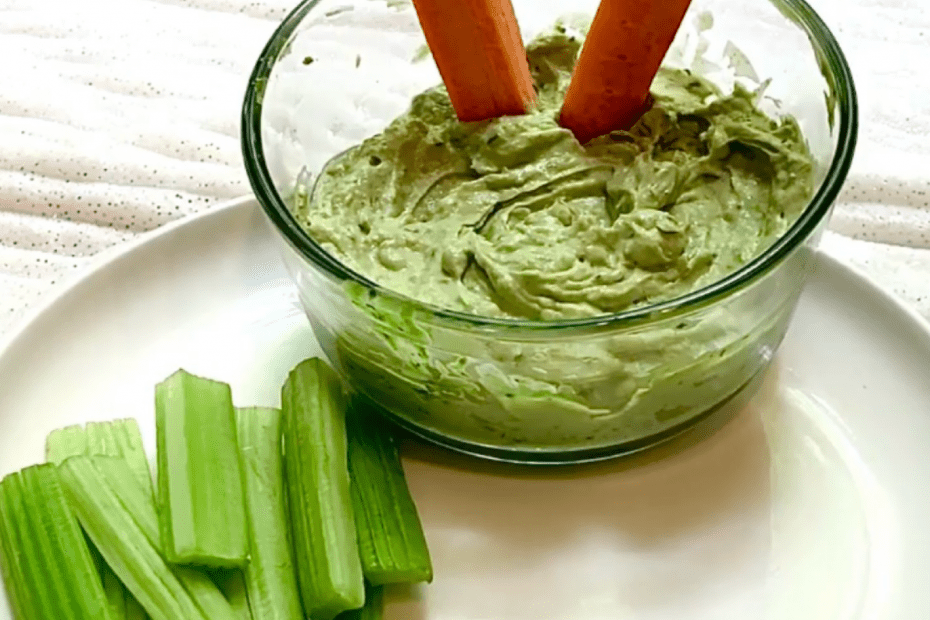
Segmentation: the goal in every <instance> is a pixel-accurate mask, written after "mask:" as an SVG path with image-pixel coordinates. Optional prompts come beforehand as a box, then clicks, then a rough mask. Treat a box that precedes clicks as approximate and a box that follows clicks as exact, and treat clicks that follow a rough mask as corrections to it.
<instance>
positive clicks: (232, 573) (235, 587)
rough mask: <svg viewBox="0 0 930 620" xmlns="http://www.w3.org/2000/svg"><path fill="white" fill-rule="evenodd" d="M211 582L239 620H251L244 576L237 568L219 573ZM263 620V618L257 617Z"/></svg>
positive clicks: (299, 615) (297, 616)
mask: <svg viewBox="0 0 930 620" xmlns="http://www.w3.org/2000/svg"><path fill="white" fill-rule="evenodd" d="M213 581H214V582H215V583H216V585H217V586H218V587H219V589H220V591H221V592H222V593H223V596H225V597H226V600H227V601H229V604H230V605H231V606H232V608H233V611H235V612H236V615H237V616H238V617H239V618H241V620H251V619H252V609H251V607H250V605H249V595H248V592H247V590H246V585H245V575H243V573H242V571H241V570H239V569H238V568H234V569H231V570H223V571H219V572H218V573H217V574H215V575H213ZM258 617H259V618H262V619H263V620H264V618H265V616H258ZM292 617H293V618H300V617H301V614H300V613H298V614H297V615H296V616H292Z"/></svg>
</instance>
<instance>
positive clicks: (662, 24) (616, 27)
mask: <svg viewBox="0 0 930 620" xmlns="http://www.w3.org/2000/svg"><path fill="white" fill-rule="evenodd" d="M690 3H691V0H601V4H600V6H599V7H598V9H597V14H596V15H595V16H594V21H593V22H592V23H591V30H590V31H589V32H588V36H587V38H586V39H585V42H584V46H583V47H582V48H581V55H580V56H579V57H578V63H577V64H576V65H575V72H574V74H573V75H572V81H571V83H570V84H569V87H568V92H566V94H565V103H564V104H563V106H562V113H561V118H560V123H561V124H562V126H563V127H566V128H568V129H570V130H571V131H572V133H574V134H575V136H576V137H577V138H578V140H579V141H581V142H587V141H588V140H591V139H592V138H596V137H597V136H601V135H604V134H605V133H608V132H610V131H613V130H615V129H629V128H630V127H632V126H633V124H635V123H636V121H637V120H639V117H640V116H641V115H642V114H643V112H645V111H646V106H647V100H648V97H649V87H650V86H651V85H652V80H653V79H654V78H655V75H656V73H657V72H658V70H659V65H660V64H661V63H662V59H663V58H664V57H665V54H666V52H668V48H669V46H671V44H672V40H673V39H674V38H675V33H676V32H677V31H678V28H679V27H680V26H681V22H682V20H683V19H684V16H685V12H686V11H687V10H688V5H689V4H690Z"/></svg>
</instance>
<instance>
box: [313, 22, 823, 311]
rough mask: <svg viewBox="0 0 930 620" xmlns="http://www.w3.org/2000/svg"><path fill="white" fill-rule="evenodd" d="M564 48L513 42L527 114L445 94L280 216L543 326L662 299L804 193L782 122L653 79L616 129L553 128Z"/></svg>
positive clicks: (389, 282) (807, 174)
mask: <svg viewBox="0 0 930 620" xmlns="http://www.w3.org/2000/svg"><path fill="white" fill-rule="evenodd" d="M579 49H580V41H578V40H576V39H574V38H572V37H570V36H569V35H568V34H566V33H562V32H559V31H555V32H553V33H550V34H546V35H543V36H540V37H538V38H537V39H535V40H534V41H533V42H531V43H530V44H529V45H528V46H527V53H528V56H529V60H530V67H531V70H532V72H533V77H534V79H535V81H536V85H537V87H538V92H539V105H538V107H537V109H536V110H534V111H533V112H532V113H529V114H526V115H523V116H517V117H504V118H499V119H495V120H493V121H488V122H482V123H470V124H463V123H460V122H458V120H457V119H456V117H455V113H454V111H453V109H452V106H451V104H450V102H449V99H448V96H447V94H446V92H445V89H444V88H442V87H437V88H434V89H431V90H429V91H427V92H425V93H423V94H421V95H419V96H417V97H415V98H414V100H413V102H412V105H411V107H410V110H409V111H408V112H407V113H405V114H403V115H402V116H400V117H399V118H397V119H396V120H395V121H394V122H392V123H391V124H390V126H388V127H387V129H386V130H385V131H384V132H383V133H381V134H379V135H377V136H374V137H372V138H370V139H369V140H366V141H365V142H364V143H363V144H361V145H359V146H357V147H355V148H352V149H350V150H349V151H347V152H346V153H344V154H342V155H340V156H339V157H337V158H336V159H334V160H333V161H332V162H331V163H330V164H329V165H328V166H327V168H326V169H325V171H324V172H323V173H322V174H321V175H320V177H319V178H318V179H317V182H316V185H315V187H314V189H313V192H312V195H311V196H310V198H309V200H306V199H305V200H302V201H298V204H297V206H296V207H295V209H296V215H297V217H298V219H299V220H300V222H301V224H302V225H303V226H304V227H305V228H306V230H307V231H308V232H309V234H310V235H311V236H312V237H313V238H314V239H315V240H316V241H317V242H319V243H320V244H321V245H322V246H323V247H324V248H325V249H326V250H327V251H329V252H331V253H332V254H333V255H334V256H336V257H337V258H338V259H339V260H341V261H343V262H344V263H345V264H346V265H348V266H349V267H350V268H352V269H354V270H356V271H358V272H359V273H361V274H363V275H365V276H367V277H368V278H370V279H371V280H373V281H375V282H377V283H379V284H381V285H382V286H384V287H386V288H388V289H391V290H394V291H397V292H400V293H403V294H405V295H408V296H410V297H413V298H415V299H418V300H421V301H424V302H428V303H430V304H433V305H436V306H441V307H444V308H449V309H454V310H459V311H464V312H468V313H472V314H478V315H487V316H497V317H518V318H526V319H543V320H547V319H559V318H572V317H584V316H594V315H599V314H607V313H613V312H618V311H622V310H625V309H629V308H634V307H638V306H643V305H646V304H650V303H654V302H658V301H663V300H668V299H672V298H675V297H678V296H681V295H683V294H686V293H688V292H691V291H693V290H695V289H698V288H700V287H702V286H705V285H708V284H711V283H713V282H714V281H717V280H719V279H721V278H723V277H724V276H726V275H727V274H729V273H731V272H732V271H734V270H735V269H737V268H739V267H740V266H741V265H743V264H745V263H746V262H748V261H749V260H751V259H752V258H754V257H756V256H757V255H759V254H760V253H761V252H762V251H764V250H765V249H766V248H767V247H768V246H770V245H771V244H772V243H773V242H774V241H775V240H776V239H777V238H778V237H779V236H781V235H782V234H784V233H785V232H786V231H787V229H788V228H789V227H790V226H791V224H792V223H793V222H794V220H795V219H796V218H797V217H798V216H799V215H800V213H801V212H802V210H803V209H804V208H805V207H806V205H807V203H808V201H809V199H810V197H811V193H812V186H813V164H812V159H811V156H810V154H809V152H808V149H807V146H806V145H805V142H804V139H803V136H802V135H801V132H800V129H799V127H798V125H797V123H796V122H795V121H794V119H792V118H790V117H785V118H782V119H780V120H774V119H772V118H771V117H769V116H767V115H766V114H765V113H763V112H762V111H760V110H759V108H758V107H757V106H756V101H755V100H756V94H755V93H752V92H749V91H747V90H746V89H744V88H742V87H739V86H737V87H736V89H735V91H734V92H733V93H732V94H730V95H725V94H723V93H722V92H721V91H720V90H719V89H718V88H717V87H716V86H714V85H713V84H711V83H710V82H708V81H707V80H704V79H702V78H699V77H697V76H695V75H692V74H691V73H689V72H687V71H683V70H677V69H668V68H663V69H662V70H661V71H660V72H659V74H658V76H657V77H656V80H655V82H654V84H653V87H652V97H653V103H654V104H653V107H652V109H651V110H650V111H649V112H647V113H646V114H645V115H644V116H643V118H642V119H641V120H640V121H639V122H638V123H637V124H636V126H634V127H633V128H632V129H631V130H630V131H617V132H614V133H612V134H610V135H607V136H602V137H600V138H598V139H596V140H594V141H592V142H590V143H589V144H586V145H581V144H579V143H578V142H577V140H575V138H574V136H573V135H572V134H571V133H570V132H569V131H567V130H565V129H563V128H561V127H560V126H559V125H558V113H559V109H560V106H561V102H562V98H563V94H564V92H565V89H566V88H567V86H568V82H569V79H570V77H571V69H572V67H573V65H574V62H575V58H576V56H577V54H578V51H579Z"/></svg>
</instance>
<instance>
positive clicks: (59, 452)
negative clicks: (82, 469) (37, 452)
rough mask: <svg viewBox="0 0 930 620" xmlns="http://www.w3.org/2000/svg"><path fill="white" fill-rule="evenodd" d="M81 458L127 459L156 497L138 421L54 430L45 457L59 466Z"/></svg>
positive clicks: (94, 423)
mask: <svg viewBox="0 0 930 620" xmlns="http://www.w3.org/2000/svg"><path fill="white" fill-rule="evenodd" d="M81 455H85V456H118V457H122V458H125V459H126V461H127V462H128V463H129V466H130V467H131V468H132V470H133V472H134V473H135V475H136V477H137V478H138V479H139V482H140V483H142V485H143V486H144V487H145V488H146V489H147V490H148V491H149V492H150V493H152V494H153V496H154V491H153V487H152V472H151V469H150V468H149V461H148V457H146V455H145V448H144V447H143V445H142V433H141V432H140V431H139V424H138V422H136V421H135V419H133V418H125V419H122V420H112V421H109V422H88V423H87V426H86V427H81V426H67V427H65V428H60V429H58V430H55V431H52V432H51V433H49V436H48V437H47V438H46V439H45V458H46V460H47V461H48V462H50V463H55V464H56V465H60V464H61V462H62V461H64V460H65V459H66V458H69V457H72V456H81Z"/></svg>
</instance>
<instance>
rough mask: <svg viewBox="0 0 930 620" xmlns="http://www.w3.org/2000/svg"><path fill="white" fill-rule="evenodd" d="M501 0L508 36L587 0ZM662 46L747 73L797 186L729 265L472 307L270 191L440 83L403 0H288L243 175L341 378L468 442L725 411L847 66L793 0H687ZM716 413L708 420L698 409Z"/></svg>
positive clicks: (610, 448)
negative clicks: (628, 302) (294, 1)
mask: <svg viewBox="0 0 930 620" xmlns="http://www.w3.org/2000/svg"><path fill="white" fill-rule="evenodd" d="M563 7H564V3H562V2H558V1H556V0H516V1H515V2H514V9H515V11H516V14H517V16H518V19H519V21H520V25H521V29H522V30H523V34H524V37H525V38H527V39H528V38H530V37H532V36H533V35H535V34H536V33H538V32H540V31H542V30H544V29H547V28H550V27H551V26H552V25H553V24H554V23H555V21H556V20H557V19H563V20H564V21H566V22H568V23H578V22H579V21H584V20H587V21H590V19H591V16H593V14H594V11H595V10H596V8H597V2H596V0H582V1H579V2H573V3H572V11H571V14H566V12H565V10H564V8H563ZM666 64H669V65H673V66H679V67H683V68H688V69H690V70H692V71H694V72H696V73H698V74H700V75H703V76H705V77H707V78H709V79H711V81H713V82H715V83H717V84H718V85H719V86H720V87H721V88H723V89H724V91H726V92H729V91H730V90H732V87H733V85H734V83H736V82H739V83H742V84H744V85H746V86H749V87H751V88H759V89H761V90H760V92H762V91H764V96H761V95H760V97H761V99H760V102H761V103H760V105H761V106H762V107H763V109H765V111H766V112H768V113H769V114H770V115H772V116H778V115H785V114H790V115H793V116H794V117H795V118H796V119H797V120H798V122H799V124H800V126H801V128H802V130H803V132H804V134H805V137H806V139H807V141H808V143H809V147H810V150H811V152H812V154H813V157H814V159H815V168H816V173H815V174H816V176H815V192H814V196H813V198H812V200H811V201H810V204H809V205H808V207H807V208H806V209H805V211H804V212H803V213H802V215H801V216H800V217H799V219H798V220H797V221H796V222H795V224H794V225H793V226H792V227H791V229H790V230H789V231H788V232H787V233H786V234H785V235H783V236H782V237H781V238H780V239H779V240H778V241H777V242H776V243H775V244H774V245H772V246H771V247H770V248H769V249H768V250H767V251H765V252H764V253H763V254H762V255H760V256H758V257H757V258H756V259H754V260H753V261H751V262H750V263H748V264H746V265H745V266H744V267H742V268H741V269H740V270H738V271H736V272H735V273H732V274H731V275H729V276H728V277H726V278H724V279H723V280H720V281H718V282H716V283H714V284H712V285H710V286H707V287H705V288H702V289H700V290H697V291H694V292H692V293H690V294H688V295H685V296H683V297H680V298H677V299H674V300H671V301H666V302H663V303H659V304H655V305H652V306H648V307H643V308H637V309H633V310H629V311H625V312H620V313H617V314H611V315H605V316H597V317H593V318H585V319H578V320H558V321H542V322H541V321H525V320H518V319H501V318H489V317H482V316H475V315H469V314H465V313H461V312H455V311H450V310H446V309H443V308H438V307H432V306H430V305H427V304H424V303H421V302H418V301H415V300H412V299H410V298H408V297H405V296H403V295H400V294H397V293H395V292H393V291H390V290H387V289H385V288H382V287H380V286H379V285H378V284H377V283H375V282H372V281H370V280H368V279H367V278H365V277H363V276H362V275H360V274H358V273H355V272H353V271H352V270H350V269H348V268H347V267H346V266H344V265H343V264H342V263H340V261H339V260H337V259H336V258H334V257H333V256H331V255H329V254H328V253H327V252H326V251H324V250H323V249H322V248H321V247H320V246H319V245H317V244H316V243H315V242H314V240H313V239H311V238H310V237H309V236H308V235H307V234H306V233H305V232H304V231H303V230H302V229H301V227H300V226H299V225H298V224H297V221H296V220H295V218H294V217H293V216H292V214H291V212H290V210H289V205H290V200H291V198H292V196H293V195H294V193H295V189H296V188H298V187H306V186H307V185H308V184H309V183H312V180H313V178H315V175H316V174H317V173H319V172H320V170H321V169H322V168H323V166H324V165H325V163H326V162H327V161H328V160H330V159H331V158H332V157H333V156H335V155H336V154H338V153H340V152H342V151H344V150H345V149H347V148H349V147H351V146H353V145H355V144H357V143H359V142H361V141H362V140H363V139H365V138H367V137H369V136H371V135H373V134H375V133H377V132H379V131H381V130H382V129H383V128H384V127H385V126H386V125H387V124H388V122H389V121H391V120H392V119H393V118H395V117H396V116H398V115H400V114H401V113H403V112H404V111H405V110H406V109H407V106H408V105H409V102H410V99H411V98H412V96H413V95H415V94H417V93H419V92H421V91H423V90H425V89H427V88H428V87H431V86H433V85H435V84H437V83H439V82H440V78H439V74H438V71H437V70H436V67H435V65H434V63H433V61H432V59H431V58H430V57H429V53H428V49H427V48H426V46H425V41H424V38H423V35H422V33H421V30H420V26H419V23H418V21H417V18H416V14H415V12H414V10H413V7H412V5H411V4H410V3H409V2H407V1H406V0H387V1H385V0H308V1H306V2H304V3H302V4H301V5H299V6H298V7H297V8H296V9H295V10H294V11H293V13H291V15H290V16H289V17H288V18H287V19H285V20H284V22H283V23H282V24H281V26H280V27H279V28H278V29H277V31H276V32H275V33H274V36H272V38H271V40H270V41H269V43H268V45H267V47H266V48H265V50H264V51H263V52H262V55H261V56H260V58H259V59H258V63H257V65H256V67H255V70H254V72H253V74H252V77H251V80H250V82H249V85H248V89H247V92H246V96H245V104H244V108H243V116H242V123H243V125H242V129H243V131H242V143H243V150H244V155H245V161H246V166H247V171H248V174H249V178H250V180H251V183H252V186H253V188H254V191H255V194H256V196H257V197H258V200H259V202H260V203H261V205H262V207H263V208H264V211H265V213H266V214H267V216H268V219H269V220H270V222H271V225H272V226H273V228H274V229H275V230H276V231H277V233H278V234H277V238H278V239H279V240H280V245H281V249H282V254H283V257H284V261H285V263H286V265H287V268H288V271H289V273H290V274H291V276H292V278H293V280H294V282H295V283H296V285H297V289H298V290H299V294H300V299H301V301H302V303H303V305H304V307H305V310H306V313H307V316H308V317H309V319H310V322H311V324H312V326H313V330H314V332H315V334H316V336H317V337H318V339H319V341H320V343H321V344H322V347H323V350H324V351H325V353H326V355H327V356H328V358H329V360H330V362H331V363H332V364H333V366H334V367H335V368H336V369H337V370H338V371H339V372H340V373H341V375H342V377H343V378H344V379H345V381H346V384H347V385H348V386H350V389H351V390H352V391H353V393H354V394H355V396H356V397H357V398H358V399H360V400H361V401H363V402H367V403H369V404H371V405H373V406H375V407H377V408H378V409H379V410H380V411H382V412H383V413H384V414H385V415H387V416H389V417H390V418H391V419H393V420H394V421H395V422H397V423H399V424H400V425H402V426H403V427H405V428H407V429H408V430H410V431H412V432H414V433H416V434H418V435H420V436H422V437H425V438H427V439H429V440H432V441H434V442H437V443H440V444H443V445H445V446H447V447H450V448H454V449H457V450H460V451H465V452H469V453H472V454H477V455H480V456H484V457H489V458H494V459H500V460H508V461H517V462H525V463H569V462H579V461H587V460H594V459H599V458H607V457H611V456H617V455H621V454H626V453H631V452H634V451H638V450H642V449H644V448H647V447H650V446H653V445H656V444H658V443H661V442H664V441H667V440H669V439H670V438H672V437H675V436H677V435H679V434H682V433H684V432H685V431H689V430H691V431H692V432H693V430H694V429H695V428H699V427H700V426H701V424H708V423H709V421H710V420H717V421H718V422H719V420H720V419H722V418H724V419H725V418H726V417H727V416H729V415H732V413H733V412H735V411H737V410H738V409H739V407H740V405H741V404H742V403H743V402H744V401H745V400H746V399H747V398H748V397H749V396H750V395H751V394H752V391H753V389H754V386H755V384H756V380H757V379H758V378H759V377H760V376H761V375H762V374H763V372H764V371H765V369H766V368H767V367H768V365H769V363H770V361H771V360H772V358H773V355H774V354H775V351H776V349H777V348H778V346H779V344H780V343H781V340H782V338H783V337H784V335H785V332H786V330H787V327H788V324H789V321H790V319H791V316H792V314H793V311H794V308H795V306H796V304H797V301H798V297H799V295H800V293H801V290H802V287H803V285H804V282H805V280H806V277H807V275H808V272H809V271H810V269H811V267H812V264H813V259H814V255H815V247H816V244H817V242H818V240H819V237H820V233H821V232H822V230H823V227H824V225H825V223H826V221H827V219H828V217H829V214H830V212H831V209H832V206H833V202H834V200H835V199H836V196H837V193H838V192H839V190H840V187H841V185H842V183H843V181H844V180H845V177H846V174H847V171H848V169H849V165H850V162H851V160H852V156H853V151H854V147H855V141H856V132H857V110H856V96H855V91H854V87H853V82H852V77H851V75H850V71H849V68H848V66H847V64H846V61H845V59H844V57H843V54H842V52H841V50H840V48H839V46H838V45H837V42H836V41H835V39H834V38H833V36H832V35H831V34H830V32H829V30H828V29H827V27H826V26H825V25H824V24H823V22H822V21H821V20H820V18H819V17H818V16H817V15H816V14H815V13H814V11H813V10H812V9H811V8H810V7H809V6H808V5H807V4H806V3H805V2H803V1H802V0H749V1H747V2H732V1H731V0H693V3H692V6H691V8H690V10H689V12H688V15H687V16H686V17H685V21H684V24H683V26H682V29H681V30H680V32H679V33H678V36H677V38H676V40H675V43H674V44H673V46H672V49H671V50H670V52H669V54H668V56H667V57H666ZM715 425H716V423H715Z"/></svg>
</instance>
